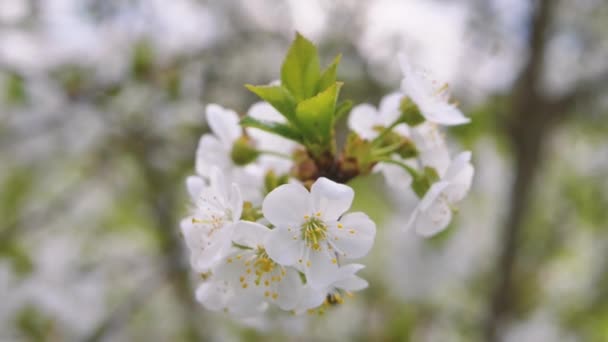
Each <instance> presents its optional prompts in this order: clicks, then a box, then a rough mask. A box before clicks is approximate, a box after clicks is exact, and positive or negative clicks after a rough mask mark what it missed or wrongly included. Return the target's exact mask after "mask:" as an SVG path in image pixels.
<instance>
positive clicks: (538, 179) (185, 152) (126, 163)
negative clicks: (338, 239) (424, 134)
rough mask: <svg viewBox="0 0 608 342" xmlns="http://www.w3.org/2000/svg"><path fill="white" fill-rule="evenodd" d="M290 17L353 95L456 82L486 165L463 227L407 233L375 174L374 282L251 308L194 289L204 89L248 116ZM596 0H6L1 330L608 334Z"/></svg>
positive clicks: (606, 27)
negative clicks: (318, 304) (221, 307)
mask: <svg viewBox="0 0 608 342" xmlns="http://www.w3.org/2000/svg"><path fill="white" fill-rule="evenodd" d="M295 30H298V31H300V32H302V33H303V34H304V35H305V36H307V37H308V38H310V39H312V40H313V41H315V42H316V43H317V44H318V46H319V49H320V52H321V55H322V61H323V62H324V64H327V63H329V62H330V61H331V58H332V57H333V56H335V55H336V54H338V53H342V54H343V59H342V63H341V65H340V69H339V79H341V80H343V81H345V82H346V85H345V87H344V88H343V95H342V97H343V98H352V99H354V100H355V102H356V103H359V102H371V103H373V104H377V103H378V101H379V100H380V98H381V97H382V96H383V95H385V94H387V93H389V92H391V91H393V90H395V89H397V88H398V86H399V80H400V77H401V73H400V71H399V68H398V64H397V60H396V54H397V52H398V51H406V52H407V53H408V54H409V55H411V56H412V59H413V60H414V61H415V62H417V63H418V64H421V65H424V66H426V67H427V68H428V69H430V70H432V71H433V73H434V75H435V76H436V78H437V79H439V80H447V81H449V84H450V87H451V89H452V91H453V93H454V97H455V98H456V99H458V100H459V102H460V106H461V108H462V109H463V111H464V112H465V113H466V114H467V115H468V116H470V117H471V118H472V123H471V124H469V125H466V126H462V127H456V128H452V129H450V130H449V131H448V132H446V134H447V136H448V139H450V141H451V144H452V146H453V147H456V148H457V149H459V150H463V149H471V150H472V151H473V158H474V160H473V162H474V165H475V167H476V176H475V179H474V185H473V189H472V192H471V194H470V196H469V197H467V199H466V200H465V201H464V202H463V203H462V204H461V207H460V211H459V214H458V215H457V217H456V219H455V220H454V222H453V224H452V225H451V227H450V228H449V229H448V230H446V231H445V232H444V233H442V234H440V235H439V236H437V237H434V238H432V239H429V240H425V239H421V238H417V237H415V236H413V235H411V234H405V233H403V232H402V231H400V228H401V227H402V226H403V225H404V223H405V222H406V220H407V218H408V213H409V209H407V204H406V203H401V202H400V200H399V199H398V198H397V197H396V196H394V194H392V193H391V191H390V190H389V189H387V188H386V187H384V185H383V181H382V179H379V178H378V177H375V176H372V177H368V178H366V179H360V180H357V181H356V182H355V183H354V184H352V185H353V186H354V187H356V188H357V191H358V196H357V199H356V200H357V203H356V206H358V207H359V208H364V209H365V210H366V211H368V212H369V213H370V214H371V216H373V218H374V219H375V220H376V222H377V223H378V226H379V232H378V236H377V242H376V244H375V246H374V249H373V250H372V253H371V254H370V256H368V257H367V259H366V260H364V261H363V263H364V264H366V265H367V268H366V269H365V270H364V271H363V275H364V277H366V278H367V279H368V280H369V281H370V284H371V286H370V288H368V289H367V290H365V291H363V292H362V293H361V294H358V295H357V296H355V297H354V298H353V299H352V300H348V301H347V302H346V303H345V304H343V305H341V306H340V307H337V308H335V309H334V310H331V311H329V312H327V313H326V314H325V315H323V316H321V317H316V316H305V317H303V318H297V317H291V316H290V315H287V314H284V315H280V316H276V317H273V318H272V319H268V320H261V321H256V322H248V324H243V323H240V322H235V321H233V320H230V319H229V318H227V317H226V316H224V315H223V314H217V313H213V312H209V311H205V310H204V309H203V308H202V307H201V306H200V305H199V304H197V303H196V301H195V299H194V288H195V285H196V276H195V275H193V274H191V273H190V271H189V266H188V263H187V258H186V257H185V254H186V249H185V247H184V244H183V241H182V240H181V238H180V237H179V234H178V232H179V229H178V222H179V219H180V217H183V216H184V215H185V213H186V211H187V208H188V198H187V197H188V196H187V195H186V192H185V186H184V178H185V177H186V176H187V175H189V174H192V173H193V172H194V151H195V148H196V145H197V142H198V138H199V137H200V135H201V134H203V133H204V132H206V131H207V127H206V123H205V121H204V106H205V104H207V103H218V104H221V105H223V106H228V107H231V108H234V109H235V110H237V111H239V112H241V113H244V112H246V110H247V108H248V107H249V106H250V105H251V104H252V103H254V102H255V101H256V99H255V98H254V96H253V95H252V94H250V93H249V92H248V91H246V89H245V88H244V87H243V84H245V83H253V84H266V83H268V82H269V81H271V80H274V79H277V78H278V75H279V67H280V62H281V60H282V57H283V55H284V54H285V52H286V50H287V47H288V45H289V43H290V41H291V39H293V37H294V32H295ZM607 94H608V3H607V2H606V0H577V1H567V0H561V1H558V0H553V1H552V0H538V1H531V0H488V1H485V0H460V1H447V0H444V1H440V0H433V1H431V0H418V1H415V0H411V1H408V0H403V1H389V0H369V1H347V0H336V1H331V2H329V1H321V0H309V1H297V0H291V1H278V0H241V1H237V0H234V1H204V0H172V1H161V0H0V303H1V304H0V340H1V341H133V340H135V341H139V340H141V341H182V340H183V341H241V340H242V341H257V340H264V341H268V340H271V341H272V340H276V341H283V340H294V341H311V340H315V341H348V340H352V341H509V342H515V341H608V229H607V228H608V227H607V226H608V139H607V136H608V95H607Z"/></svg>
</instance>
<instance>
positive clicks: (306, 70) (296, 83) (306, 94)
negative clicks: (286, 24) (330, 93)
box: [281, 33, 321, 102]
mask: <svg viewBox="0 0 608 342" xmlns="http://www.w3.org/2000/svg"><path fill="white" fill-rule="evenodd" d="M320 73H321V71H320V67H319V57H318V56H317V48H316V47H315V46H314V44H313V43H312V42H311V41H309V40H308V39H306V38H304V37H303V36H302V35H300V34H299V33H296V38H295V40H294V41H293V43H292V44H291V47H290V48H289V51H288V52H287V57H285V61H284V62H283V66H282V67H281V84H282V85H283V86H285V88H287V89H288V90H289V91H290V92H291V94H292V95H293V96H294V97H295V99H296V101H298V102H300V101H302V100H304V99H307V98H310V97H312V96H313V95H314V94H315V93H316V90H317V82H318V81H319V77H320Z"/></svg>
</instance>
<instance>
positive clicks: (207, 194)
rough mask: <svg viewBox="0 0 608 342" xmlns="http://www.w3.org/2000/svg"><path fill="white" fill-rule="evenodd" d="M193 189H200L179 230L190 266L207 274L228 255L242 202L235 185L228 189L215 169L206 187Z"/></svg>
mask: <svg viewBox="0 0 608 342" xmlns="http://www.w3.org/2000/svg"><path fill="white" fill-rule="evenodd" d="M196 186H197V187H198V186H200V188H197V189H198V193H197V194H196V195H195V197H194V206H195V207H194V211H193V213H192V216H191V217H188V218H185V219H184V220H182V222H181V230H182V234H183V236H184V239H185V241H186V244H187V246H188V248H189V249H190V262H191V264H192V267H193V268H194V269H195V270H196V271H198V272H206V271H207V270H208V269H209V268H210V267H212V266H213V265H214V264H216V263H217V262H218V261H219V260H221V258H222V257H223V256H224V255H225V254H226V253H227V252H228V250H229V248H230V246H231V243H232V242H231V239H232V234H233V231H234V226H235V224H236V223H237V222H238V220H239V219H240V217H241V213H242V210H243V200H242V197H241V193H240V190H239V188H238V186H237V185H236V184H234V183H232V184H231V185H230V186H229V185H228V184H227V182H226V180H225V179H224V177H223V175H222V173H221V171H220V170H219V169H218V168H214V169H212V171H211V179H210V183H209V185H206V184H200V183H199V184H197V185H196ZM195 188H196V187H195Z"/></svg>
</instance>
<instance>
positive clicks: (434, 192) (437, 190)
mask: <svg viewBox="0 0 608 342" xmlns="http://www.w3.org/2000/svg"><path fill="white" fill-rule="evenodd" d="M449 185H450V183H448V182H446V181H439V182H435V183H434V184H433V185H431V187H430V188H429V190H428V191H427V192H426V194H424V196H423V197H422V200H421V201H420V204H419V205H418V207H419V208H420V210H422V211H425V210H427V209H428V208H429V207H430V206H431V205H432V204H433V203H435V201H437V199H438V198H439V197H440V195H441V193H442V192H443V190H444V189H445V188H447V187H448V186H449Z"/></svg>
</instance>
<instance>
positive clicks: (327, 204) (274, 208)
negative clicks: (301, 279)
mask: <svg viewBox="0 0 608 342" xmlns="http://www.w3.org/2000/svg"><path fill="white" fill-rule="evenodd" d="M353 197H354V192H353V190H352V189H351V188H350V187H349V186H347V185H344V184H338V183H335V182H333V181H331V180H329V179H327V178H324V177H321V178H319V179H318V180H317V181H316V182H315V183H314V184H313V185H312V188H311V191H310V192H309V191H308V190H307V189H306V188H305V187H304V186H303V185H301V184H295V183H294V184H285V185H282V186H280V187H278V188H276V189H275V190H273V191H272V192H270V193H269V194H268V195H267V196H266V199H265V200H264V203H263V205H262V212H263V213H264V217H265V218H266V219H267V220H268V221H269V222H270V223H271V224H272V225H274V226H275V228H274V229H273V230H272V232H271V233H270V236H269V238H268V240H267V241H266V251H267V252H268V255H269V256H270V257H271V258H272V259H273V260H274V261H276V262H277V263H279V264H281V265H286V266H290V265H294V266H295V267H297V268H298V269H299V270H300V271H302V272H303V273H304V275H305V276H306V279H307V283H308V284H309V285H310V286H312V287H314V288H323V287H325V286H327V285H328V284H330V283H331V281H332V279H333V276H334V273H335V272H336V271H337V270H338V258H345V259H355V258H360V257H363V256H365V255H366V254H367V253H368V252H369V250H370V249H371V246H372V244H373V242H374V237H375V234H376V225H375V224H374V222H373V221H371V220H370V219H369V217H368V216H367V215H365V214H364V213H361V212H355V213H349V214H344V213H345V212H346V211H347V210H348V209H349V208H350V206H351V203H352V201H353ZM343 214H344V215H343Z"/></svg>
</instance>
